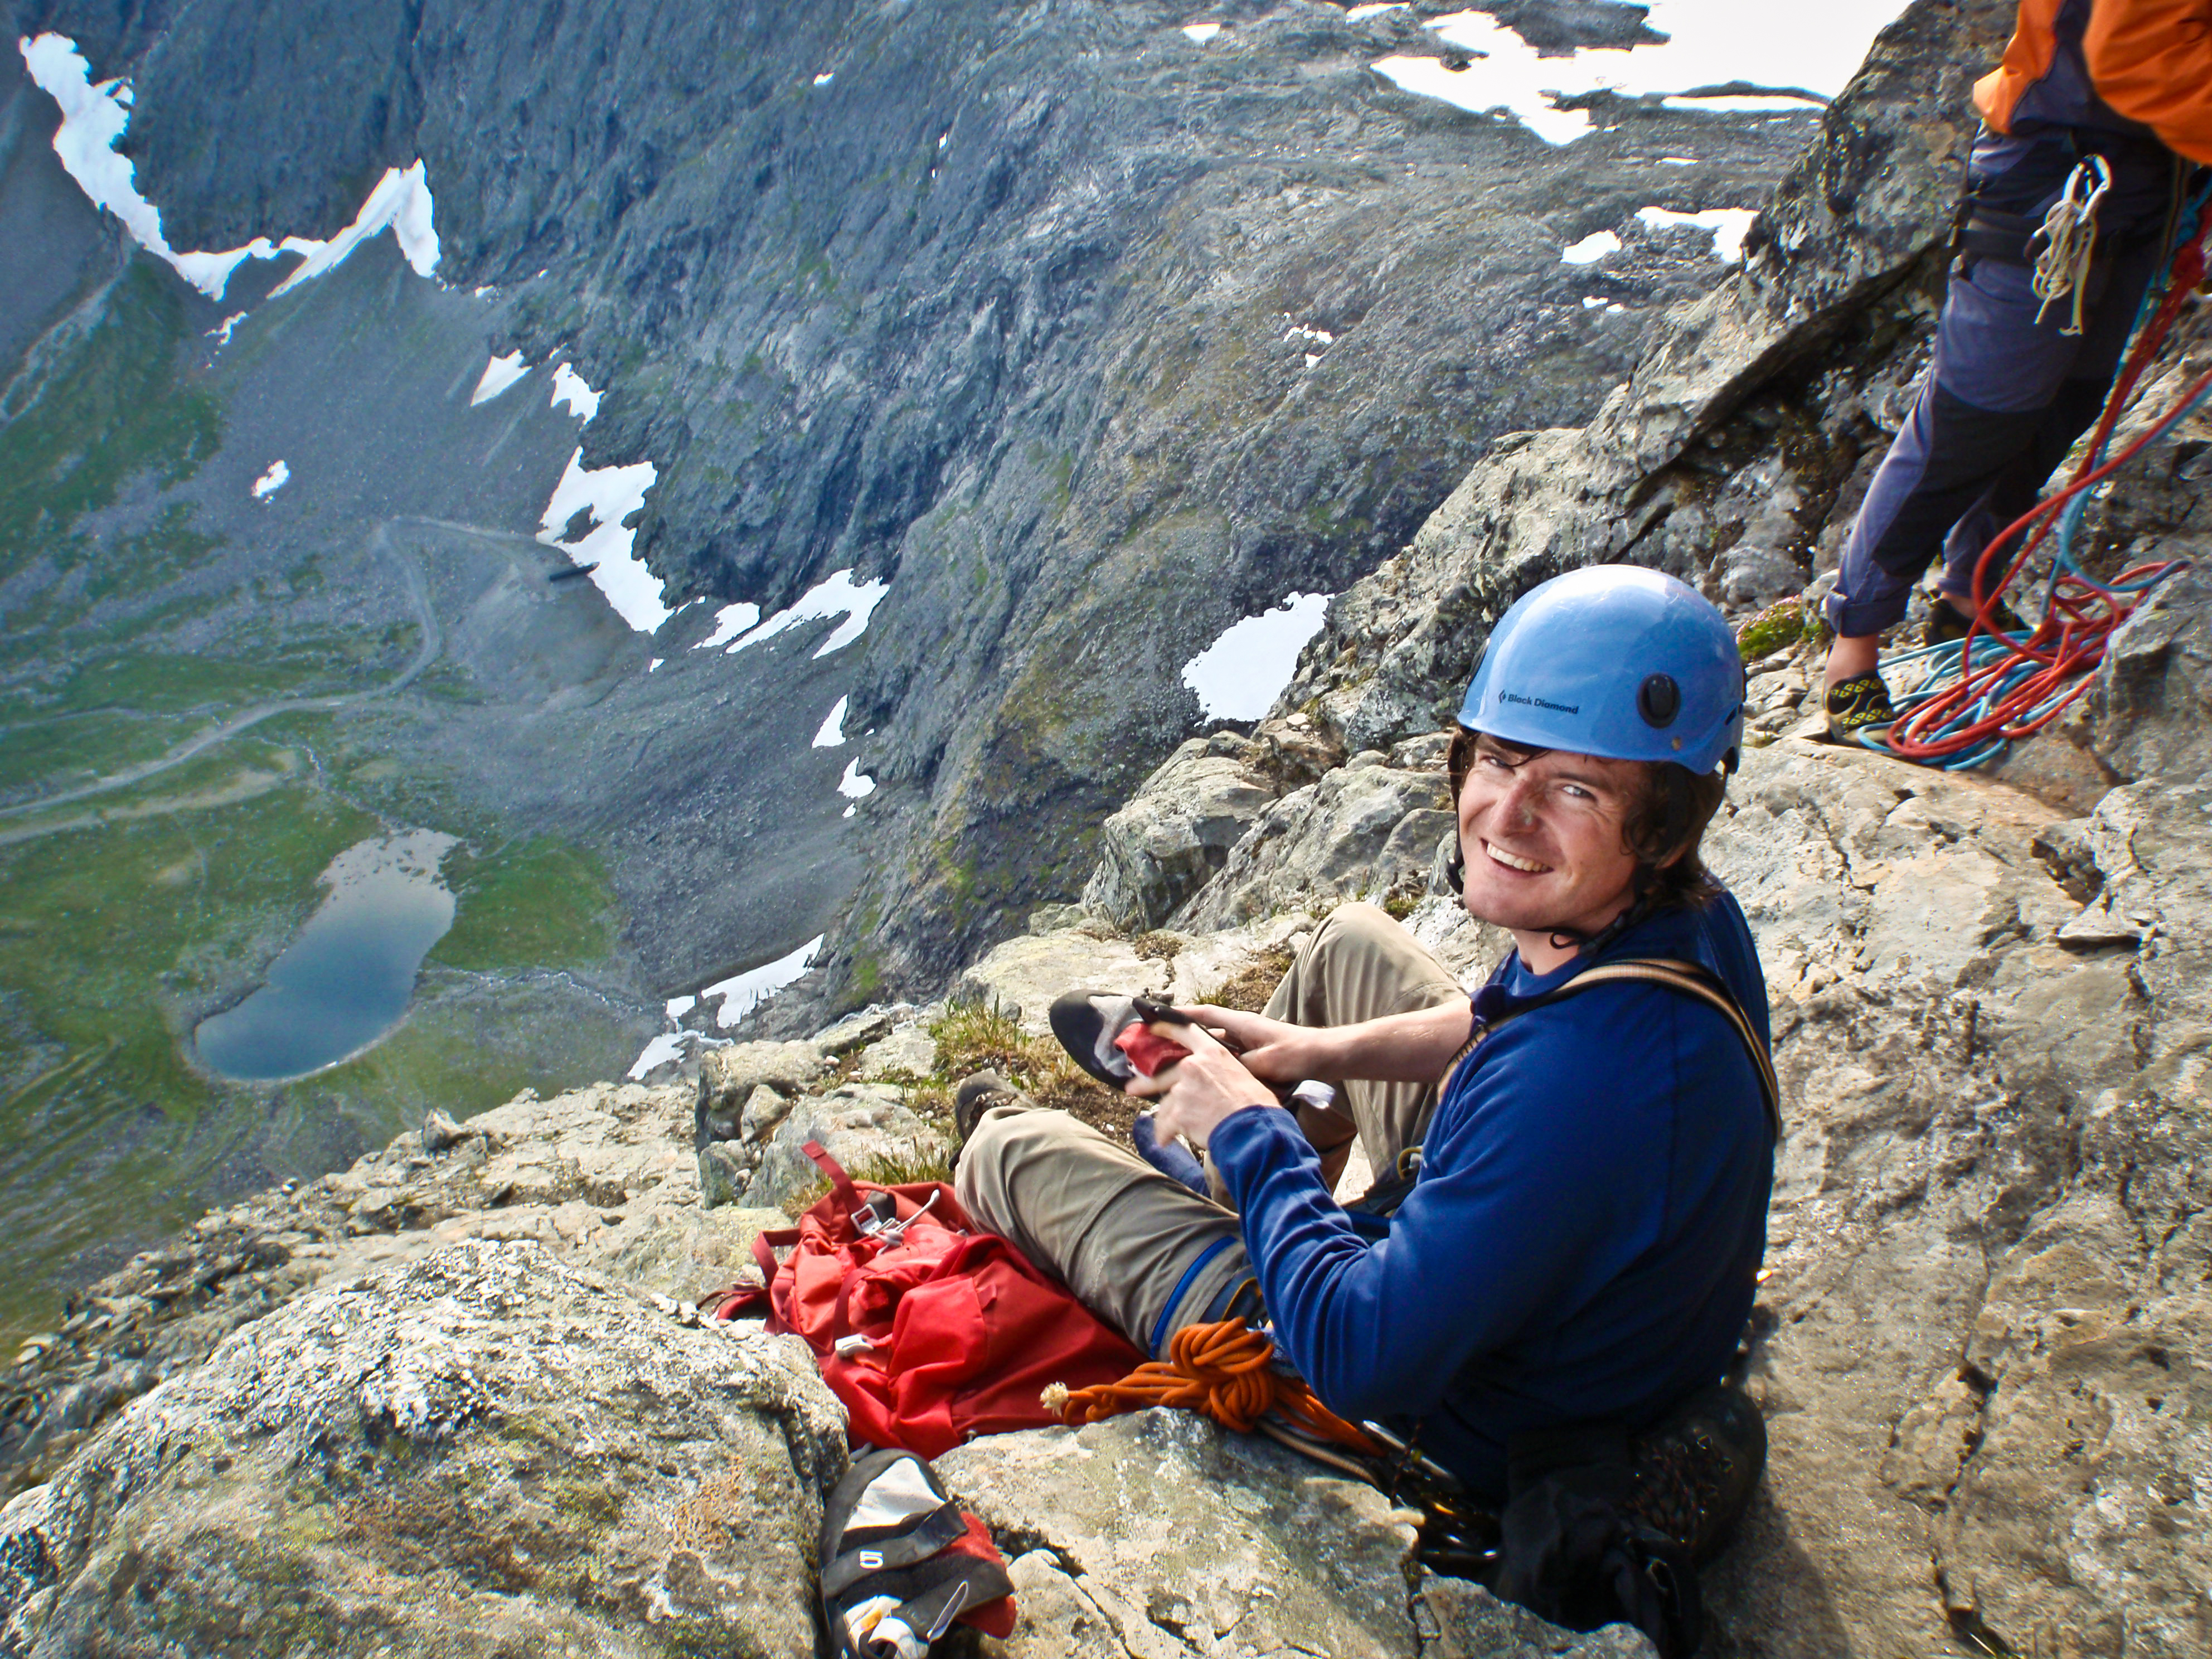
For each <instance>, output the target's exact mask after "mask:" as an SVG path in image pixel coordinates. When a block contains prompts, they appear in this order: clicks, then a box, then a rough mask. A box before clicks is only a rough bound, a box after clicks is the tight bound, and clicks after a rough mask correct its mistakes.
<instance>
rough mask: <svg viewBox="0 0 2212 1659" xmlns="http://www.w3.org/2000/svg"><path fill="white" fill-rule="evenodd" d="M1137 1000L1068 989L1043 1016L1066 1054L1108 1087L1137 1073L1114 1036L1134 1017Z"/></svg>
mask: <svg viewBox="0 0 2212 1659" xmlns="http://www.w3.org/2000/svg"><path fill="white" fill-rule="evenodd" d="M1137 1017H1138V1015H1137V1000H1136V999H1135V998H1134V997H1128V996H1121V995H1117V994H1115V993H1113V992H1110V991H1070V992H1068V993H1066V994H1065V995H1063V996H1061V997H1060V998H1059V999H1057V1000H1055V1001H1054V1003H1053V1005H1052V1010H1051V1012H1049V1013H1048V1014H1047V1015H1046V1016H1045V1018H1046V1019H1047V1020H1048V1021H1049V1022H1050V1024H1051V1025H1052V1034H1053V1035H1054V1036H1056V1037H1058V1038H1059V1039H1060V1047H1061V1048H1065V1049H1066V1050H1067V1057H1068V1058H1069V1059H1070V1060H1073V1061H1074V1062H1075V1063H1076V1064H1077V1065H1078V1066H1081V1067H1082V1068H1083V1069H1084V1070H1085V1071H1086V1072H1088V1073H1091V1076H1093V1077H1095V1078H1097V1079H1098V1080H1099V1081H1100V1082H1101V1083H1103V1084H1104V1085H1106V1086H1107V1087H1108V1088H1109V1089H1115V1090H1118V1089H1120V1088H1121V1085H1123V1084H1125V1083H1127V1081H1128V1080H1129V1079H1131V1078H1133V1077H1134V1076H1136V1075H1137V1068H1136V1067H1135V1066H1133V1065H1131V1064H1130V1063H1129V1056H1128V1055H1127V1054H1123V1053H1122V1052H1121V1049H1119V1048H1115V1046H1114V1039H1115V1037H1117V1036H1121V1032H1122V1031H1123V1030H1124V1029H1126V1028H1127V1026H1128V1025H1129V1024H1132V1023H1133V1021H1134V1020H1135V1019H1136V1018H1137Z"/></svg>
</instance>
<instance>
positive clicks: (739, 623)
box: [691, 599, 760, 651]
mask: <svg viewBox="0 0 2212 1659" xmlns="http://www.w3.org/2000/svg"><path fill="white" fill-rule="evenodd" d="M759 620H760V607H759V606H758V605H755V604H754V603H753V602H752V601H751V600H750V599H739V600H738V602H737V603H736V604H735V605H724V606H723V607H722V608H721V609H720V611H716V612H715V613H714V632H713V633H711V634H709V635H707V637H706V638H705V639H703V640H702V641H699V643H698V644H696V645H695V646H693V647H691V648H692V649H693V650H694V651H705V650H708V648H710V647H714V646H717V645H727V644H728V643H729V642H730V641H732V640H733V639H735V638H737V636H738V635H740V634H742V633H744V631H745V629H748V628H750V627H751V626H752V625H753V624H754V623H757V622H758V621H759Z"/></svg>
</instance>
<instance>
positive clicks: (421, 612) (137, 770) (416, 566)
mask: <svg viewBox="0 0 2212 1659" xmlns="http://www.w3.org/2000/svg"><path fill="white" fill-rule="evenodd" d="M395 524H421V525H426V526H431V527H433V528H435V529H440V530H451V531H456V532H459V533H461V534H463V535H469V536H481V537H484V538H488V539H489V538H497V539H505V538H504V537H501V535H500V532H495V531H488V530H483V529H481V528H479V527H478V526H474V525H465V524H453V523H449V522H448V521H447V520H443V519H389V520H386V521H385V522H384V523H382V524H380V525H379V526H377V527H376V528H375V530H374V531H373V532H370V536H369V544H370V546H371V547H372V548H374V550H376V551H377V552H380V553H381V554H383V555H385V556H386V557H387V558H389V559H391V560H392V562H393V563H394V564H396V565H398V567H399V572H400V574H401V576H402V578H403V579H404V581H405V583H406V586H407V595H408V598H409V599H410V600H411V601H412V602H413V604H414V606H415V613H416V617H417V619H418V620H419V621H420V622H421V623H422V646H421V647H420V648H419V649H417V650H416V653H415V659H414V661H412V662H410V663H409V664H408V665H407V666H406V667H405V668H404V669H402V670H401V671H399V673H398V675H397V676H396V677H394V678H392V679H390V680H387V681H386V682H385V684H382V685H374V686H369V687H367V688H365V689H363V690H359V691H343V692H338V693H336V694H334V695H332V696H321V697H286V698H280V699H277V700H276V701H275V702H263V703H256V704H255V705H254V706H253V707H252V708H248V709H246V710H245V711H244V712H243V713H241V714H234V715H233V716H231V718H230V719H228V720H225V721H223V722H222V724H221V725H219V726H210V727H209V728H208V729H207V730H206V731H204V732H200V733H198V734H197V736H195V737H191V738H186V739H185V741H184V742H182V743H180V744H178V745H177V746H176V747H175V748H173V749H172V750H169V752H168V753H167V754H166V755H164V756H162V757H161V758H160V759H158V760H151V761H146V762H144V763H141V764H139V765H137V766H131V767H126V768H125V769H123V770H122V771H120V772H117V773H113V774H112V775H109V776H107V777H105V778H101V779H100V780H99V781H96V782H93V783H88V784H83V785H80V786H79V787H76V788H74V789H65V790H63V791H62V792H61V793H58V794H52V795H45V796H41V797H40V799H37V800H30V801H21V802H18V803H17V804H15V805H12V806H0V819H5V818H16V817H27V816H29V815H30V814H33V813H36V812H43V811H48V810H50V809H52V808H53V807H57V806H67V805H71V804H72V803H74V802H76V801H81V800H89V799H93V798H94V797H95V796H99V795H105V794H109V793H112V792H113V791H115V790H118V789H127V788H129V787H131V785H133V784H138V783H143V782H144V781H146V780H147V779H149V778H152V777H158V776H160V775H161V774H162V773H164V772H167V771H169V770H171V769H173V768H175V767H179V766H181V765H183V764H184V763H185V762H186V761H188V760H191V758H193V757H195V756H197V755H201V754H204V753H205V752H206V751H207V750H210V749H212V748H214V747H215V746H216V744H221V743H227V742H228V741H229V740H230V739H231V738H234V737H236V736H238V735H239V734H240V732H246V731H249V730H251V729H252V727H254V726H258V725H260V724H261V723H262V722H263V721H264V720H273V719H274V718H275V717H276V716H277V715H279V714H307V713H327V712H328V711H330V710H331V709H336V708H351V707H353V706H355V705H356V704H358V703H364V702H372V701H374V699H376V698H379V697H388V696H392V694H393V693H395V692H398V691H402V690H405V689H406V688H407V687H408V686H409V685H410V684H413V683H414V682H415V680H416V679H417V678H420V677H421V675H422V672H423V671H424V670H425V669H427V668H428V667H429V666H430V665H431V664H433V663H435V661H437V659H439V657H440V656H441V655H442V654H443V653H444V651H445V648H446V635H445V629H444V628H443V627H442V626H441V624H440V623H439V621H438V614H437V611H436V610H435V607H434V606H433V605H431V603H430V593H429V588H428V585H427V584H426V583H425V582H424V580H423V578H422V562H421V559H420V557H419V556H417V555H416V553H415V551H414V550H412V549H411V548H402V547H400V546H399V545H398V544H397V543H395V542H394V541H393V540H392V526H393V525H395ZM85 822H87V820H85V819H84V818H82V817H73V818H70V819H68V820H66V821H64V822H62V823H53V824H41V825H39V826H37V827H36V828H35V829H27V830H23V831H18V832H15V833H13V834H7V835H0V846H5V845H7V844H9V842H18V841H28V840H32V839H33V838H35V837H36V836H44V835H52V834H56V833H58V832H59V831H62V830H64V829H76V828H79V827H81V826H82V824H83V823H85Z"/></svg>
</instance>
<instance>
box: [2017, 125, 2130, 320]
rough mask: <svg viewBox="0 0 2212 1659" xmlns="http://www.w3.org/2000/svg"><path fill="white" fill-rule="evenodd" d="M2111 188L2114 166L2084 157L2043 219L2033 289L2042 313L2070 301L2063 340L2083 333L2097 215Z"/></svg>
mask: <svg viewBox="0 0 2212 1659" xmlns="http://www.w3.org/2000/svg"><path fill="white" fill-rule="evenodd" d="M2111 189H2112V163H2111V162H2109V161H2106V159H2105V158H2104V157H2103V156H2101V155H2087V156H2084V157H2083V158H2082V159H2081V163H2080V165H2078V166H2077V167H2075V169H2074V171H2073V172H2072V173H2069V174H2068V175H2067V176H2066V187H2065V188H2064V189H2063V190H2062V191H2059V192H2058V199H2057V201H2055V202H2053V203H2052V204H2051V211H2050V212H2048V213H2046V214H2045V215H2044V216H2043V230H2042V232H2041V235H2042V240H2043V245H2044V246H2043V252H2041V253H2040V254H2039V255H2038V256H2037V257H2036V261H2035V277H2034V283H2033V287H2034V289H2035V297H2036V298H2037V299H2039V300H2040V301H2043V304H2042V306H2041V307H2039V309H2038V310H2037V311H2036V313H2035V320H2036V321H2037V322H2039V323H2040V322H2041V321H2042V320H2043V318H2044V313H2045V312H2048V311H2049V310H2050V309H2051V307H2053V306H2055V305H2057V303H2058V302H2059V301H2062V300H2063V299H2064V298H2066V296H2067V295H2069V294H2070V295H2073V296H2074V315H2073V319H2072V320H2070V321H2069V323H2068V324H2067V325H2066V326H2065V327H2063V328H2062V329H2060V330H2059V332H2060V333H2061V334H2067V335H2079V334H2080V333H2081V302H2082V299H2083V297H2084V295H2085V293H2086V291H2087V288H2088V286H2089V266H2090V264H2091V262H2092V261H2093V260H2094V259H2095V258H2096V257H2097V210H2098V208H2100V206H2102V205H2103V204H2104V200H2105V197H2106V192H2108V191H2110V190H2111Z"/></svg>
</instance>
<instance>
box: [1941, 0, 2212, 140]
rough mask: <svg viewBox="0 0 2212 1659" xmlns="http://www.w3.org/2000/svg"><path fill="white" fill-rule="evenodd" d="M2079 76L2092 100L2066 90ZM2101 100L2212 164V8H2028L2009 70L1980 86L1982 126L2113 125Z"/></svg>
mask: <svg viewBox="0 0 2212 1659" xmlns="http://www.w3.org/2000/svg"><path fill="white" fill-rule="evenodd" d="M2077 66H2078V68H2077ZM2079 70H2087V76H2088V81H2089V87H2088V88H2083V89H2081V91H2086V92H2087V93H2089V94H2091V96H2090V97H2088V98H2083V97H2082V96H2081V94H2080V92H2078V91H2077V92H2075V93H2074V94H2071V95H2069V92H2068V90H2067V88H2066V85H2065V83H2066V82H2070V81H2074V80H2076V79H2078V75H2079ZM2054 71H2055V72H2054ZM2046 82H2048V84H2047V85H2046ZM2095 100H2101V101H2102V103H2103V104H2104V105H2105V106H2106V108H2108V109H2109V110H2110V111H2111V112H2112V113H2113V114H2116V115H2118V116H2120V117H2122V118H2124V119H2126V120H2129V121H2135V122H2140V123H2141V124H2142V125H2144V126H2146V127H2148V128H2149V129H2150V131H2152V132H2153V133H2154V134H2156V135H2157V136H2158V137H2159V138H2160V140H2161V141H2162V142H2163V143H2165V144H2166V148H2167V149H2171V150H2173V151H2174V152H2176V153H2177V154H2179V155H2185V156H2187V157H2189V159H2190V160H2191V161H2202V162H2204V163H2206V164H2208V165H2212V0H2093V3H2091V0H2021V5H2020V16H2019V20H2018V21H2017V22H2016V23H2015V26H2014V29H2013V37H2012V40H2011V43H2010V44H2009V45H2008V46H2006V47H2005V53H2004V60H2003V62H2002V63H2001V64H1999V65H1998V66H1997V68H1996V69H1995V70H1992V71H1991V72H1990V74H1988V75H1986V76H1983V77H1982V79H1981V80H1980V81H1978V82H1976V83H1975V85H1974V103H1975V105H1976V106H1977V107H1978V108H1979V109H1980V111H1981V112H1982V118H1983V119H1984V121H1986V122H1988V123H1989V124H1990V126H1992V127H1994V128H1995V129H1996V131H1999V132H2007V133H2008V132H2010V131H2012V130H2013V122H2014V120H2015V118H2019V119H2021V120H2022V121H2028V120H2045V121H2054V122H2059V123H2066V122H2069V121H2085V123H2086V124H2087V125H2108V120H2100V119H2099V118H2097V114H2098V113H2099V112H2094V110H2093V104H2094V101H2095ZM2069 104H2075V105H2079V106H2080V109H2079V112H2078V113H2075V112H2069V110H2068V108H2067V107H2066V106H2068V105H2069Z"/></svg>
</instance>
